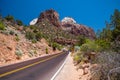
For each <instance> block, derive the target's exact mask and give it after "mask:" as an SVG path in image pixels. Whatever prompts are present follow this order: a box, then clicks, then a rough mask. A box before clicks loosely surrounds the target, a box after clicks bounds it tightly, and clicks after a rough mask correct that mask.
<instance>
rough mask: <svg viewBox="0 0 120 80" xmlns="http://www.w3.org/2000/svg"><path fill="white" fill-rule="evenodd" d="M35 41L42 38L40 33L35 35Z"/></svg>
mask: <svg viewBox="0 0 120 80" xmlns="http://www.w3.org/2000/svg"><path fill="white" fill-rule="evenodd" d="M35 37H36V39H37V40H39V39H41V38H42V34H41V33H40V32H37V33H36V35H35Z"/></svg>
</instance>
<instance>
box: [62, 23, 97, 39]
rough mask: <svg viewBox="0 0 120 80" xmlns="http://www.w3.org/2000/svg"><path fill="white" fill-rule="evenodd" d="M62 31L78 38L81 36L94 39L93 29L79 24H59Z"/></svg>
mask: <svg viewBox="0 0 120 80" xmlns="http://www.w3.org/2000/svg"><path fill="white" fill-rule="evenodd" d="M61 25H62V29H63V30H65V31H69V32H70V33H72V34H74V35H76V36H78V35H83V36H86V37H88V38H90V39H95V32H94V30H93V29H91V28H89V27H86V26H84V25H81V24H77V23H71V22H61Z"/></svg>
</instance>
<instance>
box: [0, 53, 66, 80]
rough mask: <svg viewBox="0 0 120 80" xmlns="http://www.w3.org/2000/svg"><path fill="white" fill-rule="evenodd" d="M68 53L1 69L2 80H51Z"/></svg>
mask: <svg viewBox="0 0 120 80" xmlns="http://www.w3.org/2000/svg"><path fill="white" fill-rule="evenodd" d="M67 55H68V52H64V53H60V54H54V55H50V56H46V57H42V58H37V59H33V60H29V61H25V62H22V63H17V64H13V65H9V66H4V67H0V80H50V79H51V78H52V77H53V75H54V74H55V73H56V72H57V70H58V69H59V68H60V66H61V65H62V64H63V62H64V60H65V59H66V57H67Z"/></svg>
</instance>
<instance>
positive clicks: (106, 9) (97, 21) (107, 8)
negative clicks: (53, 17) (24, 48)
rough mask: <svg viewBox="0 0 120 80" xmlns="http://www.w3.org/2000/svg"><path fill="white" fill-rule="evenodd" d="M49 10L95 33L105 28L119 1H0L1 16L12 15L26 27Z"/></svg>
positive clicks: (118, 6) (117, 7)
mask: <svg viewBox="0 0 120 80" xmlns="http://www.w3.org/2000/svg"><path fill="white" fill-rule="evenodd" d="M51 8H52V9H54V10H56V11H57V12H58V13H59V15H60V19H63V18H64V17H66V16H69V17H72V18H74V19H75V20H76V21H77V23H79V24H84V25H87V26H89V27H91V28H93V29H94V30H95V31H97V29H102V28H104V27H105V21H109V20H110V16H111V14H113V12H114V9H119V10H120V0H0V14H2V16H6V15H8V14H10V15H13V16H14V17H15V18H16V19H20V20H22V21H23V22H24V24H27V25H28V24H29V22H30V21H31V20H32V19H33V18H36V17H38V16H39V14H40V13H41V12H42V11H44V10H46V9H51Z"/></svg>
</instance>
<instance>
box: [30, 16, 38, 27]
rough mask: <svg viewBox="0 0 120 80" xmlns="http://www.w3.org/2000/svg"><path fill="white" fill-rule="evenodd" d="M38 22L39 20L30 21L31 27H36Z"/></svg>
mask: <svg viewBox="0 0 120 80" xmlns="http://www.w3.org/2000/svg"><path fill="white" fill-rule="evenodd" d="M37 21H38V18H35V19H33V20H32V21H30V25H35V24H36V23H37Z"/></svg>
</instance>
